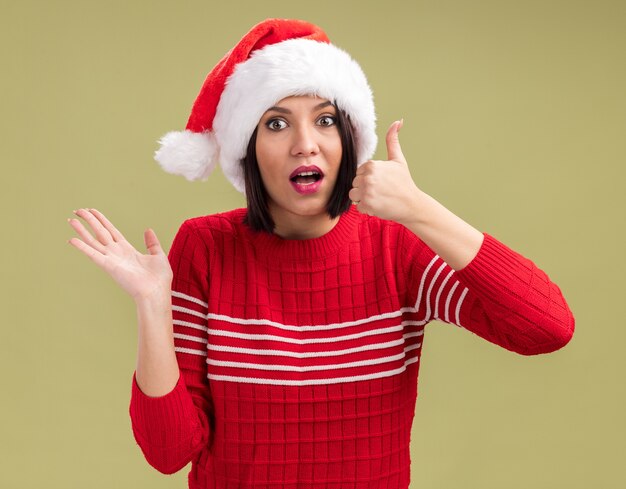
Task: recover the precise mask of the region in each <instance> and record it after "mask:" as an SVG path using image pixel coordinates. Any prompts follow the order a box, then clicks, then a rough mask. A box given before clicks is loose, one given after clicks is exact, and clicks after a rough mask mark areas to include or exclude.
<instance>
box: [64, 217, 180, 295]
mask: <svg viewBox="0 0 626 489" xmlns="http://www.w3.org/2000/svg"><path fill="white" fill-rule="evenodd" d="M74 212H75V214H76V215H77V216H78V217H81V218H82V219H84V220H85V222H86V223H87V224H88V225H89V226H90V227H91V230H92V232H93V234H94V236H95V237H94V236H92V235H91V234H90V233H89V231H88V230H87V229H86V228H85V226H83V224H82V223H81V222H80V221H79V220H78V219H68V222H69V223H70V226H72V227H73V228H74V230H75V231H76V232H77V233H78V235H79V236H80V237H81V238H82V241H81V240H80V239H78V238H75V237H74V238H72V239H70V240H69V243H70V244H71V245H73V246H74V247H76V248H78V249H79V250H80V251H81V252H83V253H84V254H85V255H86V256H87V257H88V258H90V259H91V261H93V262H94V263H95V264H96V265H98V266H99V267H100V268H102V269H103V270H104V271H105V272H107V273H108V274H109V275H110V276H111V277H112V278H113V280H115V281H116V282H117V283H118V284H119V285H120V286H121V287H122V289H124V290H125V291H126V292H127V293H128V294H129V295H130V296H131V297H132V298H133V299H134V300H138V299H141V298H144V297H149V296H151V295H153V294H157V293H158V294H162V293H164V292H169V291H170V287H171V284H172V268H171V267H170V264H169V261H168V259H167V255H166V254H165V253H164V252H163V249H162V248H161V245H160V243H159V240H158V239H157V237H156V234H155V233H154V231H153V230H152V229H147V230H146V231H145V232H144V242H145V245H146V249H147V250H148V254H147V255H144V254H141V253H140V252H138V251H137V250H136V249H135V248H134V247H133V246H132V245H131V244H130V243H129V242H128V241H127V240H126V238H124V236H123V235H122V233H120V232H119V231H118V230H117V228H116V227H115V226H113V224H111V222H110V221H109V220H108V219H107V218H106V217H105V216H104V214H102V213H101V212H100V211H98V210H96V209H79V210H77V211H74Z"/></svg>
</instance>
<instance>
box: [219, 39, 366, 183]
mask: <svg viewBox="0 0 626 489" xmlns="http://www.w3.org/2000/svg"><path fill="white" fill-rule="evenodd" d="M293 95H316V96H318V97H321V98H326V99H328V100H330V101H332V102H335V103H336V104H337V106H338V107H339V108H340V109H342V110H344V111H345V112H346V113H347V114H348V115H349V116H350V120H351V122H352V125H353V127H354V129H355V133H356V134H355V137H356V151H357V164H359V165H360V164H362V163H364V162H365V161H367V160H368V159H370V158H371V157H372V155H373V154H374V151H375V149H376V143H377V137H376V114H375V111H374V102H373V97H372V91H371V89H370V87H369V85H368V83H367V79H366V78H365V75H364V73H363V71H362V70H361V67H360V66H359V65H358V64H357V63H356V62H355V61H354V60H353V59H352V58H351V57H350V56H349V55H348V54H347V53H346V52H345V51H343V50H341V49H339V48H337V47H336V46H334V45H332V44H328V43H325V42H318V41H313V40H309V39H290V40H287V41H283V42H280V43H276V44H271V45H268V46H266V47H264V48H263V49H260V50H258V51H255V52H254V53H253V54H252V55H251V56H250V58H249V59H247V60H246V61H245V62H243V63H240V64H239V65H237V67H236V68H235V70H234V72H233V74H232V75H231V76H230V77H229V78H228V81H227V83H226V87H225V88H224V92H223V93H222V96H221V98H220V102H219V104H218V106H217V111H216V114H215V119H214V121H213V131H214V133H215V141H216V143H217V146H218V147H219V160H220V165H221V166H222V170H223V172H224V175H225V176H226V177H227V178H228V180H230V182H231V183H232V184H233V185H234V186H235V188H236V189H237V190H239V191H240V192H244V191H245V184H244V176H243V168H242V165H241V160H242V158H244V156H245V154H246V149H247V146H248V142H249V140H250V137H251V136H252V133H253V132H254V129H255V128H256V126H257V124H258V123H259V120H260V119H261V117H262V115H263V113H264V112H265V111H266V110H267V109H269V108H270V107H272V106H273V105H275V104H276V102H278V101H279V100H282V99H283V98H285V97H289V96H293Z"/></svg>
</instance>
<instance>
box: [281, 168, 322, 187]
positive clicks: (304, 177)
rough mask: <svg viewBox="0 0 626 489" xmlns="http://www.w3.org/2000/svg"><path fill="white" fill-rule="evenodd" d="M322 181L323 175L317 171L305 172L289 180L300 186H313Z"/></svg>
mask: <svg viewBox="0 0 626 489" xmlns="http://www.w3.org/2000/svg"><path fill="white" fill-rule="evenodd" d="M321 179H322V174H321V173H319V172H317V171H303V172H300V173H297V174H296V175H294V176H293V177H291V178H290V179H289V180H291V181H292V182H293V183H297V184H299V185H311V184H312V183H315V182H318V181H319V180H321Z"/></svg>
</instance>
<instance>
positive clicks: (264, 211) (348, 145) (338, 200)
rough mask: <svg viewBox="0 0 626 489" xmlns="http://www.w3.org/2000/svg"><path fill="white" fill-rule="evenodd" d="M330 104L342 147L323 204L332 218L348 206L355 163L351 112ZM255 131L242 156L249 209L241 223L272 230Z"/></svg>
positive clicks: (256, 228) (262, 229) (271, 231)
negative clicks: (337, 166) (348, 112)
mask: <svg viewBox="0 0 626 489" xmlns="http://www.w3.org/2000/svg"><path fill="white" fill-rule="evenodd" d="M333 105H334V107H335V109H336V118H337V130H338V131H339V137H340V139H341V148H342V150H341V163H340V165H339V173H338V174H337V181H336V183H335V188H334V189H333V192H332V194H331V196H330V199H329V200H328V204H327V206H326V212H328V215H329V216H330V217H331V218H335V217H337V216H339V215H341V214H343V213H344V212H345V211H347V210H348V209H349V208H350V199H349V197H348V193H349V192H350V189H351V188H352V180H354V177H355V175H356V165H357V160H356V144H355V137H354V128H353V127H352V123H351V122H350V116H349V115H348V114H346V113H345V112H344V111H343V110H341V109H339V108H338V107H337V106H336V105H335V104H333ZM256 135H257V129H256V128H255V129H254V132H253V133H252V136H251V137H250V141H249V142H248V148H247V150H246V156H245V157H244V158H243V160H241V164H242V165H243V173H244V180H245V184H246V200H247V203H248V213H247V214H246V216H245V218H244V223H246V224H247V225H248V226H250V227H251V228H252V229H253V230H255V231H267V232H268V233H273V232H274V220H273V219H272V216H271V215H270V212H269V207H268V205H267V199H268V196H267V190H266V189H265V186H264V185H263V179H262V178H261V172H260V170H259V163H258V161H257V159H256Z"/></svg>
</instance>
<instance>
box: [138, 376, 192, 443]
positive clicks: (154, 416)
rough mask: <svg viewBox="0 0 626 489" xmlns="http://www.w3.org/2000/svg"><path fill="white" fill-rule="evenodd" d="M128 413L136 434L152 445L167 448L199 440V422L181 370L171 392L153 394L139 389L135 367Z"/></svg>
mask: <svg viewBox="0 0 626 489" xmlns="http://www.w3.org/2000/svg"><path fill="white" fill-rule="evenodd" d="M129 413H130V417H131V420H132V426H133V431H134V433H135V436H137V437H139V438H141V439H142V441H144V442H147V443H148V444H150V445H155V446H159V447H162V448H165V447H173V446H178V445H180V444H181V443H185V444H186V443H189V442H190V443H191V444H192V445H195V444H196V443H198V442H199V441H200V440H199V439H197V440H196V439H194V437H199V438H201V430H198V429H197V428H198V427H199V426H200V422H199V420H198V416H197V413H196V408H195V405H194V403H193V400H192V398H191V394H189V391H188V390H187V386H186V385H185V381H184V378H183V376H182V373H181V374H180V376H179V378H178V382H177V383H176V385H175V386H174V388H173V389H172V390H171V391H170V392H168V393H167V394H165V395H163V396H158V397H151V396H148V395H146V394H145V393H144V392H143V391H142V390H141V389H140V387H139V385H138V384H137V372H136V371H135V372H134V373H133V380H132V390H131V400H130V407H129ZM190 437H191V439H190Z"/></svg>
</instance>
